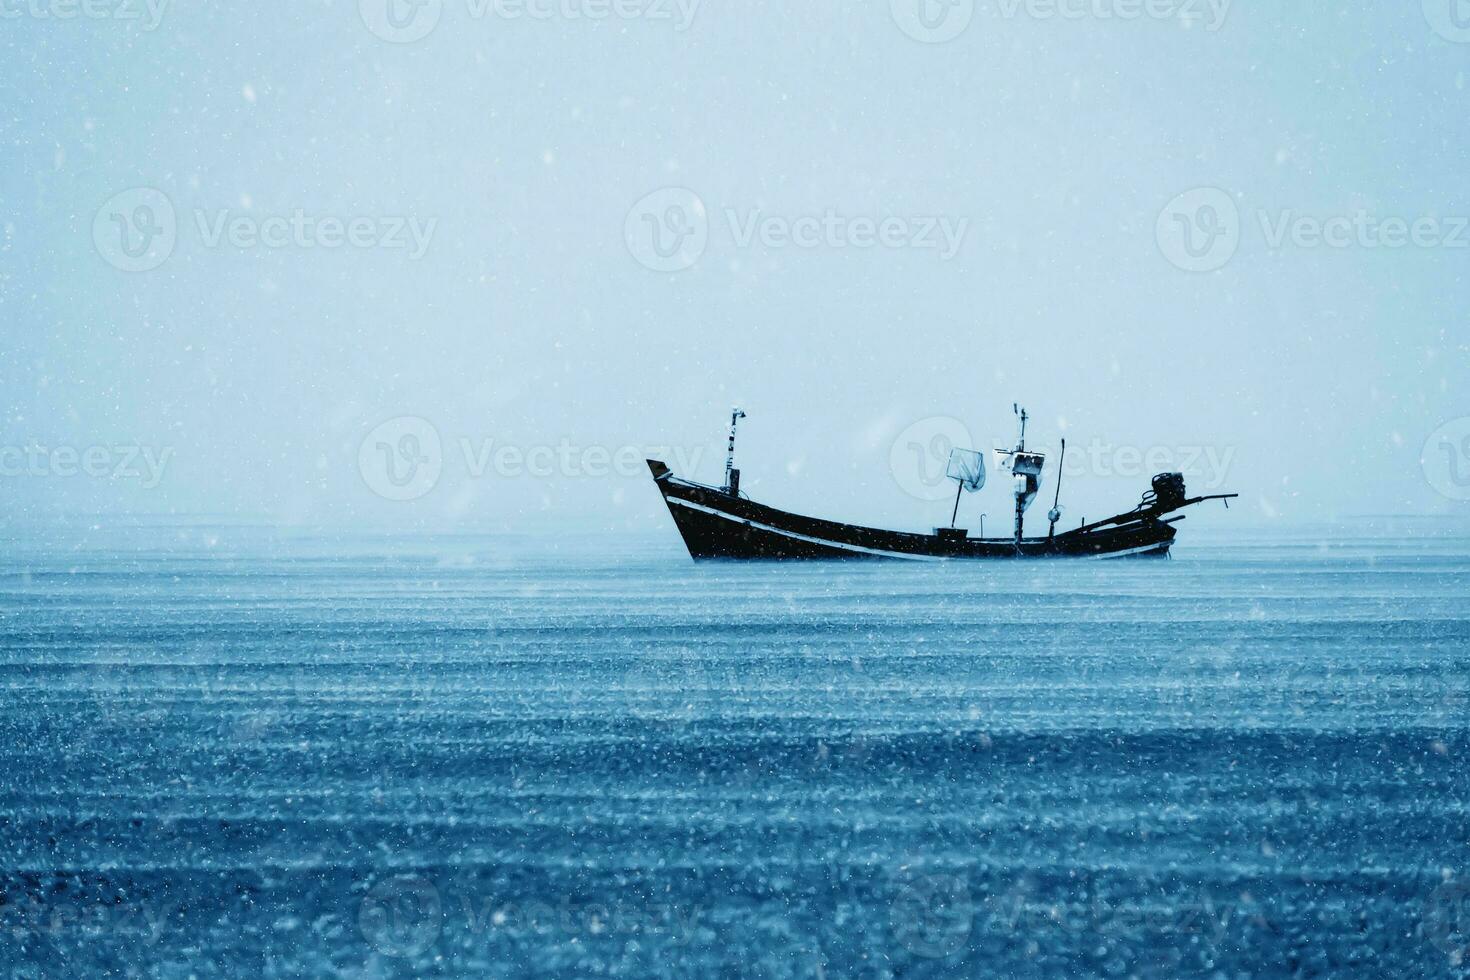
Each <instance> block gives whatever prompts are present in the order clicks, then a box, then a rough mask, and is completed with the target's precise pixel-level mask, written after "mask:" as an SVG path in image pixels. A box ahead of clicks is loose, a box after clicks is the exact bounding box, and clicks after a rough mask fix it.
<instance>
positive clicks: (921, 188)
mask: <svg viewBox="0 0 1470 980" xmlns="http://www.w3.org/2000/svg"><path fill="white" fill-rule="evenodd" d="M390 2H391V3H392V4H393V5H394V6H393V7H392V8H389V7H388V4H389V3H390ZM1456 2H1457V0H1443V2H1440V0H1426V2H1425V3H1424V4H1423V9H1421V5H1420V2H1419V0H1412V2H1409V0H1406V2H1398V3H1391V4H1386V3H1372V4H1369V3H1360V4H1351V5H1333V4H1312V5H1308V4H1285V5H1276V4H1271V5H1266V4H1251V5H1246V4H1236V5H1229V4H1223V3H1221V2H1220V0H1217V2H1216V3H1215V4H1213V5H1211V4H1210V3H1208V2H1206V0H1095V2H1094V0H1086V2H1083V0H1061V2H1060V4H1057V3H1048V2H1046V0H1031V2H1029V3H1028V2H1021V0H1004V2H999V0H998V2H996V3H991V4H976V5H974V6H973V9H972V8H971V6H970V5H969V4H968V2H967V0H953V2H952V3H945V2H941V0H892V2H891V3H890V2H889V0H870V2H867V3H846V4H839V3H834V2H819V0H802V2H791V3H786V4H777V3H762V2H751V0H743V2H740V3H732V2H728V0H725V2H717V0H706V2H704V3H698V4H696V3H694V2H693V0H683V2H682V3H680V2H676V0H500V2H498V3H496V2H492V0H483V2H482V0H422V3H421V5H419V6H414V5H413V4H412V3H410V0H362V2H361V3H359V2H357V0H337V2H334V3H322V2H308V0H302V2H294V3H289V4H279V5H269V6H267V7H265V8H262V5H256V4H227V3H205V2H203V0H187V2H186V0H175V2H172V3H168V4H166V5H163V6H161V7H160V6H159V5H158V0H154V6H153V7H152V8H150V7H149V6H148V5H147V4H146V3H144V2H143V0H88V4H87V6H85V7H84V6H80V0H0V13H3V14H4V23H3V25H0V31H3V34H0V37H3V48H4V57H3V59H0V83H3V89H0V91H3V93H4V99H3V103H0V137H3V139H0V146H3V153H4V159H3V163H4V166H3V170H0V221H3V242H0V324H3V327H0V330H3V344H0V447H3V451H0V492H3V494H4V496H5V500H6V519H7V520H9V521H22V520H37V521H47V520H53V519H55V518H57V517H62V516H66V515H75V514H90V513H107V514H118V513H124V514H126V513H148V514H157V513H169V512H173V513H180V514H198V515H207V516H217V517H221V518H228V519H232V520H233V519H250V520H269V521H281V522H289V523H301V524H342V525H352V526H380V525H386V526H393V525H408V524H420V525H434V526H439V525H444V526H475V527H482V526H483V527H502V526H526V527H531V528H537V529H551V528H555V527H577V528H584V527H597V528H602V527H605V528H609V529H621V528H625V527H631V528H655V527H659V526H662V525H663V524H665V523H666V522H667V515H666V514H664V513H663V510H662V505H661V503H660V502H659V501H658V498H657V496H656V494H655V493H654V492H653V490H652V488H651V485H650V484H649V481H648V479H647V476H646V474H645V473H644V472H643V471H642V468H641V463H639V462H638V460H641V458H642V455H643V454H644V450H646V449H651V448H653V447H666V451H665V452H664V453H662V455H664V456H665V457H666V458H668V459H669V462H670V463H672V464H674V465H675V467H676V469H679V470H680V471H681V472H686V475H691V476H694V477H696V478H699V479H702V480H706V481H709V482H718V481H719V479H720V477H721V467H722V465H723V441H724V434H725V427H726V425H727V424H728V418H729V411H730V407H731V405H732V404H737V403H738V404H739V405H741V406H742V407H744V408H745V409H746V410H747V411H749V413H750V417H749V418H748V419H747V420H745V422H744V423H743V426H744V427H743V430H742V438H741V460H740V462H741V465H742V466H743V468H744V470H745V487H746V489H747V490H748V491H749V492H751V493H752V495H754V496H755V497H756V498H757V499H761V500H764V501H766V502H769V503H773V504H777V505H779V506H786V507H789V508H791V509H795V510H802V511H808V512H818V513H821V514H824V515H829V516H834V517H839V518H847V519H853V520H862V521H871V522H875V523H881V524H888V525H892V526H899V527H921V526H924V525H927V524H932V523H935V522H943V521H945V520H947V518H948V507H949V504H948V500H947V499H939V498H946V497H947V491H946V490H945V488H944V487H943V486H942V481H940V480H939V478H938V476H937V473H938V468H939V466H940V463H939V462H937V460H938V458H939V456H938V455H936V454H942V452H943V450H944V448H945V447H946V446H947V445H948V444H949V441H951V440H955V439H965V440H967V441H969V442H971V443H972V444H974V445H977V446H980V447H982V448H984V447H991V446H994V445H999V444H1004V443H1008V442H1010V441H1011V440H1012V439H1013V435H1014V424H1013V419H1012V416H1011V404H1012V402H1013V401H1021V402H1022V403H1024V404H1025V405H1026V406H1027V407H1028V408H1029V409H1030V410H1031V412H1032V414H1033V423H1032V429H1031V435H1032V439H1031V440H1030V441H1031V443H1032V445H1034V446H1036V447H1038V448H1044V449H1049V450H1051V451H1052V452H1053V453H1054V451H1055V448H1056V445H1057V440H1058V438H1059V437H1060V436H1063V435H1064V436H1066V438H1067V440H1068V444H1069V456H1070V457H1071V459H1069V463H1068V467H1067V468H1068V476H1067V478H1066V479H1067V482H1066V484H1065V485H1064V493H1063V502H1064V504H1068V505H1069V506H1068V517H1067V522H1068V523H1070V522H1072V521H1073V520H1076V519H1080V518H1081V517H1082V516H1088V517H1094V518H1096V517H1102V516H1105V515H1106V514H1107V513H1111V512H1113V511H1115V510H1119V509H1124V508H1126V507H1128V506H1131V505H1132V504H1133V503H1134V502H1135V501H1136V499H1137V495H1138V493H1140V492H1141V491H1142V490H1143V489H1145V488H1146V486H1147V482H1148V475H1149V473H1151V472H1152V469H1153V465H1154V464H1158V468H1164V469H1173V468H1180V467H1183V468H1185V469H1186V471H1187V473H1188V475H1189V478H1190V482H1191V488H1192V489H1196V490H1202V489H1205V488H1206V487H1212V488H1214V487H1218V488H1219V489H1231V490H1235V491H1238V492H1240V493H1241V494H1242V495H1243V499H1242V504H1243V505H1244V508H1243V510H1244V513H1245V514H1247V515H1249V516H1250V517H1251V518H1252V519H1255V520H1268V519H1276V520H1283V521H1305V520H1315V519H1319V518H1324V517H1333V516H1343V515H1352V514H1365V513H1389V512H1391V513H1456V514H1464V513H1466V509H1467V507H1470V504H1466V503H1465V502H1464V500H1463V499H1456V498H1470V421H1466V417H1467V416H1470V397H1467V391H1470V358H1467V345H1470V322H1467V319H1470V279H1467V271H1470V228H1467V221H1466V216H1470V182H1467V177H1470V153H1467V147H1470V124H1467V106H1470V92H1467V89H1466V78H1467V75H1470V9H1466V8H1467V7H1470V5H1467V4H1465V3H1460V4H1459V6H1458V8H1457V7H1456ZM920 3H923V4H924V6H923V7H920V6H919V4H920ZM1337 6H1342V7H1344V8H1355V9H1340V10H1339V9H1332V8H1334V7H1337ZM1280 8H1285V10H1284V12H1283V10H1282V9H1280ZM62 15H74V16H62ZM416 420H422V421H416ZM1457 420H1458V421H1457ZM1446 425H1448V428H1443V429H1442V428H1441V427H1443V426H1446ZM957 427H958V428H957ZM1426 450H1427V452H1428V454H1429V455H1428V456H1427V457H1425V458H1423V459H1421V455H1422V454H1424V453H1425V452H1426ZM681 460H682V462H681ZM630 461H631V464H630ZM1054 479H1055V472H1054V471H1052V470H1049V472H1048V474H1047V477H1046V481H1045V485H1044V487H1043V490H1042V499H1043V501H1044V502H1045V503H1046V504H1048V505H1049V502H1050V496H1051V491H1052V489H1053V487H1054V483H1053V481H1054ZM936 487H937V489H935V488H936ZM1005 493H1006V491H1005V489H1004V488H1003V487H1002V486H1001V481H994V483H993V485H992V486H990V487H988V488H987V489H986V490H985V491H982V495H981V496H982V498H983V500H980V501H972V502H971V504H969V505H967V511H969V510H970V508H971V507H973V512H974V513H978V512H979V511H981V510H988V511H989V512H991V513H1001V512H1004V510H1005V508H1006V506H1007V504H1006V497H1005ZM394 498H403V499H394ZM924 498H936V499H924ZM1044 511H1045V506H1040V507H1038V509H1037V510H1036V511H1034V512H1033V515H1034V518H1033V519H1034V520H1036V521H1037V522H1038V523H1039V522H1040V521H1041V516H1040V515H1041V514H1042V513H1044ZM1210 519H1211V520H1216V519H1217V518H1215V517H1211V518H1210ZM671 533H672V532H671Z"/></svg>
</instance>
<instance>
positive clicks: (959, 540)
mask: <svg viewBox="0 0 1470 980" xmlns="http://www.w3.org/2000/svg"><path fill="white" fill-rule="evenodd" d="M1015 411H1016V417H1017V421H1018V422H1019V425H1020V434H1019V437H1018V438H1017V440H1016V445H1015V448H1014V449H1009V450H998V451H997V452H996V457H997V465H998V468H999V469H1000V470H1002V471H1003V472H1005V473H1006V474H1008V475H1009V476H1010V479H1011V485H1012V495H1013V497H1014V502H1015V524H1014V528H1013V531H1012V533H1011V534H1010V535H1009V536H1007V537H1003V538H986V537H983V536H982V537H977V538H972V537H970V533H969V531H968V530H967V529H965V528H961V527H957V526H956V520H957V518H958V514H959V504H960V498H961V496H962V494H964V493H965V492H967V491H968V492H970V493H974V492H976V491H978V490H979V489H980V488H981V487H982V486H984V485H985V476H986V472H985V457H984V456H983V455H982V454H980V453H978V452H976V451H974V450H972V449H955V450H953V451H952V452H951V453H950V458H949V465H948V467H947V468H946V476H948V477H949V478H950V479H953V480H954V481H955V482H956V484H957V486H956V488H955V505H954V510H953V512H952V514H951V517H950V523H949V526H948V527H936V528H934V529H933V530H932V532H930V533H921V532H907V531H888V530H883V529H881V528H873V527H862V526H860V525H856V524H844V523H842V522H840V521H830V520H824V519H822V518H819V517H805V516H802V515H800V514H793V513H790V512H788V511H784V510H778V509H776V508H775V507H768V506H766V505H765V504H759V503H756V502H755V501H753V500H751V499H750V498H749V497H748V496H746V495H745V494H744V493H742V492H741V490H740V471H739V470H738V469H736V468H735V434H736V427H737V425H738V424H739V422H740V420H741V419H743V418H745V417H746V415H745V412H743V411H741V410H740V409H738V408H737V409H735V410H734V411H733V412H732V413H731V415H730V439H729V447H728V450H727V454H726V457H725V484H724V486H720V487H714V486H708V485H705V484H702V483H695V482H694V481H692V480H687V479H681V478H680V477H677V476H675V475H674V473H673V471H671V470H670V469H669V467H668V466H667V465H666V464H665V463H663V462H662V461H661V460H657V459H650V460H648V461H647V462H648V468H649V471H650V472H651V473H652V474H653V481H654V483H655V484H656V485H657V486H658V489H659V493H661V494H662V495H663V498H664V503H665V504H667V505H668V508H669V514H670V515H671V516H672V517H673V519H674V525H675V526H676V527H677V528H678V529H679V534H680V535H681V536H682V537H683V539H684V544H685V546H686V547H687V548H688V549H689V555H690V557H692V558H694V559H695V560H706V559H713V560H721V559H723V560H791V559H819V560H827V559H852V558H889V559H898V560H905V561H950V560H964V559H980V558H1124V557H1156V558H1163V557H1167V556H1168V554H1169V549H1170V547H1172V546H1173V544H1174V535H1175V534H1176V532H1177V528H1176V525H1177V524H1178V523H1179V521H1181V520H1183V519H1184V515H1182V514H1177V512H1178V511H1180V510H1183V509H1184V508H1186V507H1193V506H1194V505H1196V504H1200V503H1203V502H1205V501H1207V500H1222V501H1225V506H1226V507H1227V508H1228V507H1229V506H1230V504H1229V501H1230V500H1232V499H1234V498H1235V497H1238V496H1239V494H1234V493H1217V494H1208V495H1205V496H1196V497H1191V496H1189V495H1188V493H1187V492H1186V490H1185V486H1184V476H1183V474H1181V473H1160V474H1158V475H1157V476H1155V477H1154V478H1153V481H1152V486H1151V488H1150V489H1149V490H1148V491H1147V492H1145V493H1144V495H1143V499H1142V500H1141V501H1140V502H1139V504H1138V506H1136V507H1134V508H1133V509H1132V510H1129V511H1125V512H1123V513H1121V514H1117V515H1115V516H1113V517H1109V518H1107V519H1106V520H1101V521H1094V522H1092V523H1090V524H1089V523H1086V522H1083V523H1081V524H1080V525H1079V526H1078V527H1076V528H1073V529H1072V530H1069V531H1063V532H1061V533H1058V532H1057V523H1058V522H1059V521H1060V520H1061V516H1062V508H1061V477H1060V470H1061V466H1060V464H1059V465H1058V467H1057V469H1058V478H1057V488H1056V494H1055V498H1054V499H1053V502H1052V508H1051V510H1050V511H1049V512H1048V513H1047V518H1048V520H1049V522H1050V527H1049V529H1048V530H1047V533H1046V535H1045V537H1029V538H1028V537H1026V536H1025V518H1026V511H1027V510H1028V509H1029V508H1030V506H1031V504H1032V502H1033V501H1034V500H1035V499H1036V495H1037V493H1038V492H1039V490H1040V488H1041V476H1042V471H1043V468H1044V466H1045V463H1046V456H1045V454H1043V453H1038V452H1033V451H1031V450H1028V449H1027V448H1026V422H1027V420H1028V416H1027V414H1026V412H1025V410H1024V409H1021V408H1020V407H1019V406H1017V407H1016V408H1015ZM1061 447H1062V448H1061V452H1062V459H1063V460H1065V459H1066V451H1067V443H1066V440H1065V439H1064V440H1062V443H1061Z"/></svg>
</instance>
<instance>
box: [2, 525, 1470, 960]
mask: <svg viewBox="0 0 1470 980" xmlns="http://www.w3.org/2000/svg"><path fill="white" fill-rule="evenodd" d="M1181 541H1182V542H1184V543H1182V544H1181V545H1180V546H1179V547H1178V548H1177V549H1176V555H1175V558H1174V559H1173V560H1171V561H1147V560H1145V561H1137V560H1135V561H1121V562H1041V563H1001V564H984V563H982V564H954V565H944V566H931V565H922V566H913V565H908V564H902V563H895V564H886V563H869V564H826V563H822V564H788V565H755V566H751V565H746V566H740V565H713V566H712V565H704V566H698V567H696V566H694V565H693V564H691V563H690V562H689V561H688V560H687V557H685V556H684V555H683V554H682V552H681V551H680V550H679V545H678V542H677V539H676V538H675V537H674V535H673V532H672V530H670V531H669V533H668V535H667V536H660V537H659V538H657V539H642V538H639V539H635V540H624V539H621V538H618V537H616V536H607V537H601V538H597V539H595V540H594V541H593V542H592V543H583V544H578V545H576V546H572V545H569V544H562V545H557V544H556V543H555V539H553V540H551V541H548V540H538V539H536V538H534V537H515V538H512V537H496V536H483V537H482V536H469V535H466V536H456V537H403V536H398V537H372V536H363V537H352V538H345V537H342V536H334V535H326V534H312V533H306V532H301V533H293V534H285V533H281V532H267V531H261V530H250V529H242V528H220V529H208V528H199V527H183V528H180V527H175V528H147V529H131V530H128V531H112V530H107V529H93V530H85V529H83V530H76V531H71V532H66V533H60V532H56V533H51V534H19V533H11V534H9V536H8V539H7V540H6V542H5V545H6V546H5V548H4V549H3V553H0V976H18V977H28V976H35V977H52V976H77V977H104V976H120V977H121V976H144V977H149V976H159V977H186V976H193V977H213V976H229V977H276V976H280V977H287V976H316V975H327V974H336V975H342V976H363V977H379V976H382V977H391V976H427V977H437V976H490V977H521V976H525V977H530V976H557V977H637V978H658V977H683V976H696V977H712V978H720V977H732V978H733V977H772V978H786V977H792V978H796V977H812V978H831V977H864V978H885V977H955V976H986V975H998V976H1023V977H1024V976H1094V975H1096V976H1117V977H1122V976H1135V975H1136V976H1167V977H1179V976H1222V977H1237V976H1325V975H1332V976H1351V975H1371V976H1376V977H1388V976H1425V977H1443V976H1464V975H1466V973H1467V970H1470V534H1467V533H1465V532H1464V531H1463V529H1462V530H1460V531H1455V530H1454V529H1452V528H1451V529H1448V530H1446V528H1445V527H1443V526H1441V525H1438V524H1433V523H1423V524H1418V523H1416V522H1403V523H1402V524H1401V525H1400V526H1389V525H1385V524H1384V523H1382V522H1379V523H1374V522H1358V523H1350V524H1345V525H1342V526H1334V527H1322V528H1312V529H1306V530H1302V531H1298V532H1292V533H1289V534H1286V535H1285V536H1282V535H1280V534H1278V533H1270V534H1268V533H1265V532H1261V531H1250V532H1236V531H1232V532H1231V534H1230V536H1228V537H1227V536H1224V535H1223V534H1220V533H1217V534H1215V535H1214V536H1211V535H1209V534H1206V533H1202V529H1200V528H1187V529H1186V530H1185V532H1183V533H1182V534H1181Z"/></svg>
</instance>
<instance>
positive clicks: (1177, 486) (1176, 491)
mask: <svg viewBox="0 0 1470 980" xmlns="http://www.w3.org/2000/svg"><path fill="white" fill-rule="evenodd" d="M1153 485H1154V488H1153V491H1152V492H1151V493H1147V494H1144V497H1143V504H1144V506H1145V507H1157V508H1158V509H1159V510H1176V509H1178V508H1179V507H1182V506H1184V501H1185V500H1186V499H1187V498H1186V494H1185V492H1184V474H1183V473H1160V474H1158V475H1157V476H1155V477H1154V481H1153Z"/></svg>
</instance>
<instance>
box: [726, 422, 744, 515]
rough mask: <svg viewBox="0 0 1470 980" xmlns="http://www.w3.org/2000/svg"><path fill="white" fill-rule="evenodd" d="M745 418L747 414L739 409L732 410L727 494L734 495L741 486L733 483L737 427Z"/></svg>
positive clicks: (727, 455)
mask: <svg viewBox="0 0 1470 980" xmlns="http://www.w3.org/2000/svg"><path fill="white" fill-rule="evenodd" d="M743 418H745V413H744V412H742V411H741V410H740V409H739V408H733V409H731V410H730V447H729V449H728V450H727V451H726V453H725V492H726V493H729V494H733V493H735V492H736V491H738V490H739V489H740V487H739V485H738V484H736V483H734V482H732V479H731V478H732V476H733V475H734V473H735V426H736V425H738V424H739V422H740V420H741V419H743Z"/></svg>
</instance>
